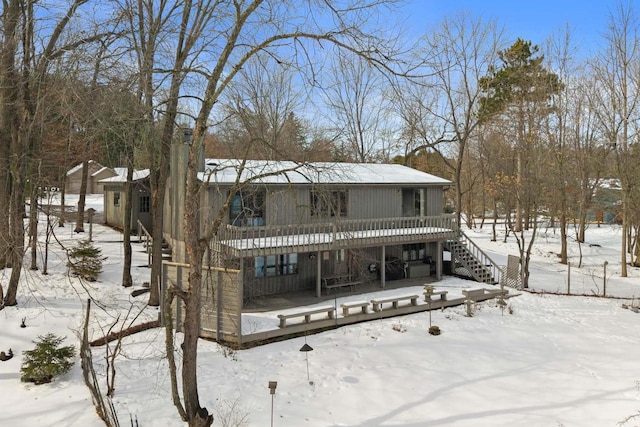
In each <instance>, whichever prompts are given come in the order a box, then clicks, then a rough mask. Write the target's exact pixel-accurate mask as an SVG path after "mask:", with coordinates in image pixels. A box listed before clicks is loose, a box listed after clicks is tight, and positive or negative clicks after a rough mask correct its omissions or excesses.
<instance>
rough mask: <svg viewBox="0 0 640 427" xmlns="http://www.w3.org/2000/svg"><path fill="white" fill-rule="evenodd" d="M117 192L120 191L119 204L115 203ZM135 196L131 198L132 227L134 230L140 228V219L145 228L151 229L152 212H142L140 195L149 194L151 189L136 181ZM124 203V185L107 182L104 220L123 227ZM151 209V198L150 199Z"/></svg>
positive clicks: (114, 225) (134, 186) (109, 223)
mask: <svg viewBox="0 0 640 427" xmlns="http://www.w3.org/2000/svg"><path fill="white" fill-rule="evenodd" d="M115 193H120V204H119V206H115V205H114V199H115ZM132 193H133V198H132V200H131V202H132V204H131V228H132V231H135V230H137V228H138V219H139V220H140V222H142V224H143V225H144V226H145V228H146V229H147V230H149V231H151V213H150V212H149V213H141V212H140V196H145V195H146V196H149V197H150V193H149V190H148V189H147V188H146V186H145V185H141V184H139V183H134V185H133V191H132ZM124 203H125V188H124V185H122V184H118V185H114V184H111V185H109V184H107V185H105V189H104V221H105V224H108V225H111V226H113V227H117V228H120V229H122V227H123V226H124ZM149 209H151V200H149Z"/></svg>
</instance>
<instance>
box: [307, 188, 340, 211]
mask: <svg viewBox="0 0 640 427" xmlns="http://www.w3.org/2000/svg"><path fill="white" fill-rule="evenodd" d="M310 196H311V215H312V216H325V217H326V216H338V217H346V216H347V205H348V200H347V192H346V191H345V190H338V191H316V190H311V195H310Z"/></svg>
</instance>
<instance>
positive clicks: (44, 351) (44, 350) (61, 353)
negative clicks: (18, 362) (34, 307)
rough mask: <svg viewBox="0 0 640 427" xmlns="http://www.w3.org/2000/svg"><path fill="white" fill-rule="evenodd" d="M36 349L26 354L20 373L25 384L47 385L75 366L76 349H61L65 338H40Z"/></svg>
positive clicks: (52, 336)
mask: <svg viewBox="0 0 640 427" xmlns="http://www.w3.org/2000/svg"><path fill="white" fill-rule="evenodd" d="M38 339H39V340H40V341H39V342H36V343H35V344H36V348H34V349H33V350H27V351H25V352H24V358H23V360H22V367H21V368H20V371H21V372H22V376H21V377H20V380H21V381H23V382H32V383H36V384H45V383H49V382H51V380H52V379H53V378H54V377H56V376H59V375H62V374H64V373H65V372H68V371H69V370H70V369H71V367H72V366H73V357H74V355H75V349H74V348H73V346H71V345H69V346H65V347H60V344H61V343H62V341H64V338H62V337H58V336H56V335H54V334H52V333H48V334H47V335H44V336H38Z"/></svg>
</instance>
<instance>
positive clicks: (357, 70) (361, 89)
mask: <svg viewBox="0 0 640 427" xmlns="http://www.w3.org/2000/svg"><path fill="white" fill-rule="evenodd" d="M331 74H332V79H331V80H332V81H331V83H330V84H329V87H328V88H327V90H326V101H325V102H326V110H327V112H328V114H327V117H326V118H327V120H328V121H329V122H330V123H331V124H332V127H333V132H334V133H335V139H336V140H337V141H341V143H342V145H343V147H344V149H343V153H344V157H345V158H344V160H356V161H358V162H362V163H364V162H367V161H371V160H373V159H374V158H375V157H376V155H377V152H378V151H379V150H381V149H382V148H383V146H382V145H381V143H382V142H383V139H384V135H385V130H386V128H387V127H388V126H390V125H391V124H390V123H389V122H388V121H387V120H386V119H385V118H386V117H387V116H388V112H389V101H388V100H387V96H385V91H384V90H383V83H384V80H383V78H382V76H381V75H380V74H379V73H378V72H377V71H376V69H375V67H374V65H373V64H371V63H370V62H368V61H367V60H366V59H365V58H363V57H361V56H359V55H358V54H357V53H356V52H350V51H346V52H345V51H343V52H341V51H339V50H338V51H337V54H336V56H335V58H334V62H333V64H332V66H331Z"/></svg>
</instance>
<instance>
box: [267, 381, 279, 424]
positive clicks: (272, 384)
mask: <svg viewBox="0 0 640 427" xmlns="http://www.w3.org/2000/svg"><path fill="white" fill-rule="evenodd" d="M276 387H278V381H269V393H270V394H271V427H273V396H274V395H275V394H276Z"/></svg>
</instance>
